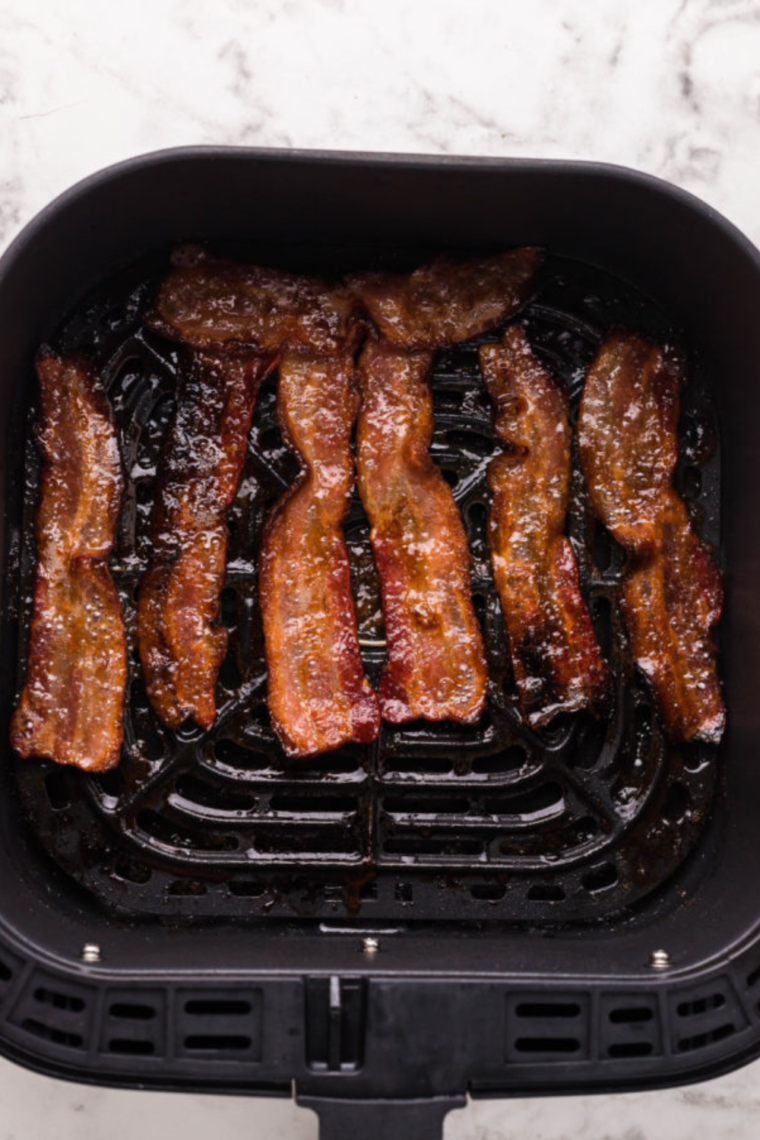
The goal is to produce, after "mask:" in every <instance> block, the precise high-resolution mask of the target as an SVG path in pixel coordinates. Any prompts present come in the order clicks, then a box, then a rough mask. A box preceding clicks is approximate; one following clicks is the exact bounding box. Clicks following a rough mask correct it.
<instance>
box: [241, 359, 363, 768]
mask: <svg viewBox="0 0 760 1140" xmlns="http://www.w3.org/2000/svg"><path fill="white" fill-rule="evenodd" d="M358 405H359V393H358V389H357V387H356V380H355V369H354V364H353V358H352V356H351V355H345V354H344V355H342V356H336V357H324V356H318V355H313V354H307V355H303V354H300V355H297V354H295V353H286V355H285V356H284V357H283V359H282V362H281V364H280V372H279V388H278V395H277V412H278V418H279V421H280V426H281V429H282V433H283V435H284V437H285V440H286V442H287V443H288V446H289V447H290V448H291V450H292V451H293V452H294V453H295V454H296V455H297V456H298V457H299V459H300V460H301V462H302V470H301V475H300V477H299V478H298V479H297V480H296V482H295V484H294V485H293V486H292V487H291V488H290V490H289V491H287V492H286V493H285V495H284V496H283V497H282V499H280V501H279V503H278V504H277V505H276V507H275V508H274V510H273V512H272V514H271V515H270V517H269V519H268V521H267V525H266V530H265V535H264V541H263V544H262V551H261V563H260V592H261V609H262V614H263V619H264V636H265V644H266V657H267V667H268V670H269V683H268V702H269V712H270V716H271V718H272V723H273V725H274V728H275V730H276V732H277V735H278V737H279V739H280V741H281V743H282V746H283V748H284V750H285V752H286V753H287V755H288V756H291V757H303V756H314V755H317V754H318V753H321V752H326V751H330V750H332V749H335V748H340V747H341V745H343V744H347V743H348V742H350V741H371V740H374V739H375V738H376V737H377V734H378V732H379V730H380V711H379V708H378V703H377V698H376V696H375V694H374V692H373V691H372V689H371V687H370V684H369V682H368V681H367V679H366V677H365V676H364V666H363V664H362V659H361V654H360V650H359V639H358V634H357V628H356V613H355V610H354V601H353V596H352V593H351V579H350V574H349V562H348V551H347V549H346V541H345V538H344V536H343V527H342V523H343V520H344V518H345V516H346V513H347V511H348V506H349V501H350V498H351V492H352V490H353V485H354V462H353V455H352V452H351V432H352V429H353V426H354V423H355V421H356V414H357V412H358Z"/></svg>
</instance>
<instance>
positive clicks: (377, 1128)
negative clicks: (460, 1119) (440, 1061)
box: [297, 1096, 466, 1140]
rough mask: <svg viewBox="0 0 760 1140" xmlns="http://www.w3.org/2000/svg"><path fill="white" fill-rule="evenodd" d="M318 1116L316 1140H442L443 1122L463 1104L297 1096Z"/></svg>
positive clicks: (461, 1100)
mask: <svg viewBox="0 0 760 1140" xmlns="http://www.w3.org/2000/svg"><path fill="white" fill-rule="evenodd" d="M297 1100H298V1103H299V1104H300V1105H303V1107H304V1108H312V1109H314V1111H315V1112H316V1113H317V1115H318V1117H319V1140H348V1137H352V1136H355V1137H357V1140H442V1137H443V1119H444V1117H445V1116H446V1114H447V1113H448V1112H450V1111H451V1109H452V1108H462V1107H463V1106H464V1105H465V1104H466V1098H465V1097H463V1096H441V1097H434V1098H432V1099H431V1100H343V1099H337V1098H330V1097H321V1096H299V1097H297Z"/></svg>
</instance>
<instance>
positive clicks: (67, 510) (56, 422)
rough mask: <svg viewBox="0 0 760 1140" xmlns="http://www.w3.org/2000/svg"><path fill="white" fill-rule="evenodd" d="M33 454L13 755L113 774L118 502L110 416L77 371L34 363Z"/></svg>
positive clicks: (118, 713) (120, 687) (46, 354)
mask: <svg viewBox="0 0 760 1140" xmlns="http://www.w3.org/2000/svg"><path fill="white" fill-rule="evenodd" d="M37 376H38V379H39V384H40V394H41V416H40V420H41V426H40V430H39V432H38V436H37V442H38V445H39V449H40V452H41V455H42V474H41V483H40V498H39V506H38V509H37V518H36V524H35V536H36V540H37V569H36V576H35V585H34V608H33V612H32V623H31V636H30V641H29V655H28V662H27V675H26V684H25V685H24V689H23V691H22V693H21V697H20V699H19V702H18V706H17V708H16V711H15V713H14V715H13V719H12V722H11V744H12V746H13V747H14V748H15V750H16V751H17V752H18V753H19V754H20V755H21V756H25V757H27V756H45V757H48V758H49V759H51V760H55V761H56V762H57V763H59V764H73V765H75V766H76V767H79V768H84V769H86V770H89V771H93V772H99V771H101V772H102V771H105V770H106V769H108V768H112V767H113V766H114V765H115V764H117V763H118V761H119V757H120V754H121V743H122V734H123V727H122V716H123V705H124V686H125V684H126V676H127V650H126V639H125V634H124V621H123V618H122V612H121V605H120V603H119V597H118V594H117V592H116V587H115V586H114V583H113V579H112V577H111V572H110V570H109V569H108V556H109V554H110V553H111V550H112V549H113V543H114V535H115V531H116V524H117V520H118V515H119V508H120V504H121V496H122V492H123V476H122V469H121V458H120V454H119V444H118V439H117V436H116V430H115V428H114V424H113V418H112V415H111V410H110V405H109V404H108V400H107V399H106V396H105V394H104V393H103V391H102V389H101V388H100V386H99V384H98V382H97V380H96V379H95V377H94V375H93V372H92V369H91V368H90V366H89V365H88V364H86V363H85V362H84V361H82V360H81V359H78V358H73V357H72V358H65V357H61V356H57V355H56V354H55V353H53V352H51V351H49V350H43V351H42V352H41V353H40V356H39V358H38V360H37Z"/></svg>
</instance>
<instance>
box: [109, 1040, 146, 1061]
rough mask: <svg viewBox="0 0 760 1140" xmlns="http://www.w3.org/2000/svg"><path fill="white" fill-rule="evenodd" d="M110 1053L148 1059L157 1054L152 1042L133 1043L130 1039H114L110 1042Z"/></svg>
mask: <svg viewBox="0 0 760 1140" xmlns="http://www.w3.org/2000/svg"><path fill="white" fill-rule="evenodd" d="M108 1051H109V1053H124V1054H126V1055H128V1056H130V1055H131V1056H134V1057H147V1056H150V1055H151V1054H152V1053H155V1051H156V1046H155V1045H154V1043H153V1042H152V1041H133V1040H131V1038H129V1037H112V1038H111V1040H110V1041H109V1042H108Z"/></svg>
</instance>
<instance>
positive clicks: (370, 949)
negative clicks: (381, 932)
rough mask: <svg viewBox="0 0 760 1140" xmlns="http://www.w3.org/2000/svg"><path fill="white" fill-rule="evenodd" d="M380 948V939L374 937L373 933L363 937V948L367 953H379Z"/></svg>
mask: <svg viewBox="0 0 760 1140" xmlns="http://www.w3.org/2000/svg"><path fill="white" fill-rule="evenodd" d="M379 949H380V939H379V938H373V937H372V936H371V935H370V936H368V937H367V938H362V950H363V951H364V953H365V954H377V952H378V950H379Z"/></svg>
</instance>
